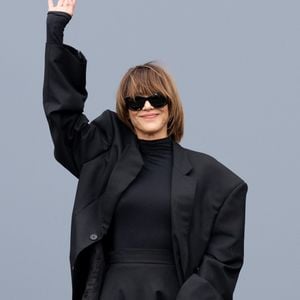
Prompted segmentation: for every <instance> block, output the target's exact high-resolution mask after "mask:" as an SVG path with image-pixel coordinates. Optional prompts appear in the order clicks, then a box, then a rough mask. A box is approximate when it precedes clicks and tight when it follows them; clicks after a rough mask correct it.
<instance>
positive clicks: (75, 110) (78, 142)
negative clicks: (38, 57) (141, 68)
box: [43, 43, 113, 178]
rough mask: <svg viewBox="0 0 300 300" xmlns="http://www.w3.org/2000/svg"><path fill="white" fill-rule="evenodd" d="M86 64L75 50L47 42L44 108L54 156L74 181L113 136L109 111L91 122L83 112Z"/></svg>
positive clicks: (81, 55) (109, 142)
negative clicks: (73, 177) (84, 165)
mask: <svg viewBox="0 0 300 300" xmlns="http://www.w3.org/2000/svg"><path fill="white" fill-rule="evenodd" d="M86 64H87V61H86V58H85V57H84V55H83V54H82V53H81V52H80V51H78V50H76V49H75V48H73V47H71V46H68V45H65V44H61V45H57V44H49V43H46V49H45V70H44V85H43V107H44V111H45V114H46V118H47V121H48V125H49V129H50V133H51V137H52V141H53V144H54V157H55V159H56V160H57V161H58V162H60V163H61V164H62V165H63V166H64V167H65V168H67V169H68V170H69V171H70V172H71V173H72V174H73V175H74V176H76V177H77V178H78V177H79V175H80V170H81V167H82V165H83V164H84V163H85V162H87V161H89V160H91V159H93V158H94V157H96V156H97V155H99V154H101V152H104V151H106V150H108V148H109V147H110V144H111V141H112V137H113V132H112V124H111V117H110V115H109V113H108V110H107V111H106V112H104V113H102V114H101V115H100V116H99V117H98V118H96V119H95V120H93V121H92V122H89V120H88V118H87V117H86V115H85V114H84V113H83V109H84V103H85V100H86V98H87V91H86V88H85V84H86Z"/></svg>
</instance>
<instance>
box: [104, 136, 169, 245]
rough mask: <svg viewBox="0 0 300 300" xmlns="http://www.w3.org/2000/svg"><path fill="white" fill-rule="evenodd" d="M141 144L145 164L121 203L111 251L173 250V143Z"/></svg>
mask: <svg viewBox="0 0 300 300" xmlns="http://www.w3.org/2000/svg"><path fill="white" fill-rule="evenodd" d="M138 145H139V149H140V151H141V154H142V157H143V160H144V165H143V168H142V170H141V172H140V173H139V174H138V176H137V178H136V179H135V180H134V181H133V182H132V183H131V185H129V187H128V188H127V189H126V190H125V191H124V193H123V194H122V197H121V199H120V201H119V202H118V205H117V207H116V211H115V213H114V216H113V220H112V226H111V227H110V229H109V232H108V235H107V237H106V238H107V239H108V241H107V243H108V249H109V250H115V249H123V248H157V249H171V248H172V239H171V215H170V212H171V209H170V192H171V171H172V140H171V138H170V137H167V138H162V139H157V140H141V139H140V140H138Z"/></svg>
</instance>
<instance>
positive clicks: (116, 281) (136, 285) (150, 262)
mask: <svg viewBox="0 0 300 300" xmlns="http://www.w3.org/2000/svg"><path fill="white" fill-rule="evenodd" d="M107 261H108V269H107V271H106V275H105V279H104V283H103V286H102V289H101V295H100V298H99V299H100V300H135V299H138V300H140V299H142V300H175V299H176V295H177V293H178V290H179V289H180V285H179V282H178V279H177V277H176V267H175V264H174V259H173V254H172V252H171V251H170V250H168V249H122V250H116V251H113V252H110V255H109V257H108V260H107Z"/></svg>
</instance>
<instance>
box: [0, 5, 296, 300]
mask: <svg viewBox="0 0 300 300" xmlns="http://www.w3.org/2000/svg"><path fill="white" fill-rule="evenodd" d="M299 9H300V2H299V1H296V0H295V1H290V0H284V1H277V0H268V1H267V0H251V1H242V0H239V1H238V0H236V1H233V0H232V1H230V0H226V1H225V0H224V1H199V0H194V1H192V0H191V1H182V0H180V1H179V0H172V1H171V0H151V1H145V0H144V1H142V0H132V1H121V0H119V1H113V0H110V1H96V0H89V1H78V5H77V10H76V14H75V16H74V18H73V20H72V21H71V23H70V24H69V26H68V28H67V30H66V32H65V42H66V43H68V44H71V45H73V46H75V47H76V48H79V49H80V50H81V51H82V52H83V53H84V54H85V55H86V57H87V59H88V76H87V88H88V91H89V98H88V100H87V104H86V108H85V113H86V115H87V116H88V117H89V119H90V120H92V119H94V118H95V117H96V116H98V115H99V114H100V113H101V112H102V111H103V110H104V109H106V108H110V109H114V103H115V102H114V101H115V100H114V99H115V92H116V89H117V86H118V83H119V81H120V79H121V77H122V75H123V74H124V73H125V71H126V70H127V69H128V68H129V67H131V66H133V65H136V64H140V63H144V62H146V61H148V60H152V59H158V60H160V61H161V62H162V63H163V64H164V65H165V66H166V67H167V69H168V70H169V71H170V72H171V74H173V76H174V78H175V81H176V82H177V85H178V88H179V91H180V95H181V97H182V101H183V104H184V109H185V136H184V139H183V140H182V143H181V144H182V145H183V146H185V147H188V148H191V149H194V150H197V151H201V152H205V153H208V154H210V155H212V156H214V157H216V158H217V159H218V160H219V161H221V162H222V163H223V164H225V165H227V166H228V167H229V168H231V169H232V170H233V171H235V172H236V173H237V174H239V175H240V176H241V177H242V178H243V179H244V180H245V181H246V182H247V183H248V185H249V192H248V197H247V216H246V236H245V238H246V239H245V263H244V266H243V268H242V271H241V273H240V277H239V280H238V283H237V287H236V290H235V299H238V300H240V299H242V300H253V299H259V300H260V299H262V300H265V299H272V300H282V299H296V298H298V297H299V295H300V293H299V266H300V263H299V253H300V247H299V242H300V239H299V232H300V231H299V222H298V215H299V209H300V205H299V190H298V189H299V171H300V160H299V154H300V151H299V150H300V143H299V123H300V121H299V116H300V113H299V110H300V104H299V96H300V90H299V75H300V72H299V71H300V69H299V67H300V61H299V53H300V49H299V48H300V47H299V46H300V42H299V31H300V19H299ZM46 12H47V1H46V0H43V1H41V0H40V1H17V2H15V1H10V2H8V1H7V2H5V3H2V4H1V19H0V22H1V24H0V25H1V26H0V30H1V32H0V33H1V36H0V40H1V50H0V51H1V52H0V53H1V56H0V60H1V64H0V68H1V71H0V72H1V73H0V75H1V78H0V79H1V80H0V83H1V119H0V120H1V121H0V122H1V124H0V125H1V126H0V130H1V156H0V157H1V181H0V182H1V202H0V203H1V207H0V235H1V251H0V253H1V255H0V294H1V295H0V297H1V299H8V300H18V299H30V300H40V299H43V300H48V299H49V300H53V299H70V296H71V280H70V271H69V261H68V258H69V257H68V256H69V238H70V221H71V209H72V205H73V200H74V196H75V189H76V184H77V180H76V178H75V177H74V176H73V175H71V173H69V172H68V171H67V170H66V169H64V168H63V167H62V166H61V165H59V164H58V163H57V162H56V161H55V160H54V156H53V145H52V141H51V138H50V133H49V129H48V125H47V123H46V118H45V116H44V112H43V108H42V82H43V59H44V42H45V20H46ZM299 299H300V298H299ZM199 300H200V298H199Z"/></svg>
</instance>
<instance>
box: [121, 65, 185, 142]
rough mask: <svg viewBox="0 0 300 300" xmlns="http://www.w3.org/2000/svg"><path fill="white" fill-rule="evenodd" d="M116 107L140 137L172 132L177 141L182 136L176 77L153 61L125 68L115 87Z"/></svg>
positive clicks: (168, 134)
mask: <svg viewBox="0 0 300 300" xmlns="http://www.w3.org/2000/svg"><path fill="white" fill-rule="evenodd" d="M141 96H148V97H147V98H148V99H144V97H141ZM146 100H148V101H146ZM139 103H143V104H144V105H143V106H142V107H141V105H140V104H139ZM135 107H136V108H139V109H136V108H135ZM116 111H117V114H118V116H119V117H120V119H121V120H122V121H123V122H124V123H125V124H127V125H128V126H129V127H131V128H132V129H133V130H134V131H135V133H136V134H137V136H138V137H139V138H143V139H156V138H163V137H166V136H171V137H172V138H173V139H174V140H175V141H177V142H179V141H180V140H181V138H182V136H183V120H184V117H183V109H182V104H181V100H180V96H179V93H178V91H177V87H176V85H175V81H174V79H173V78H172V77H171V75H170V74H169V73H168V72H167V71H166V70H165V69H164V68H163V67H162V66H160V65H158V64H157V63H155V62H148V63H145V64H143V65H138V66H136V67H133V68H130V69H129V70H128V71H127V73H126V74H125V75H124V77H123V78H122V80H121V82H120V85H119V89H118V91H117V103H116ZM149 121H151V122H149ZM175 121H176V122H175Z"/></svg>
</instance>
